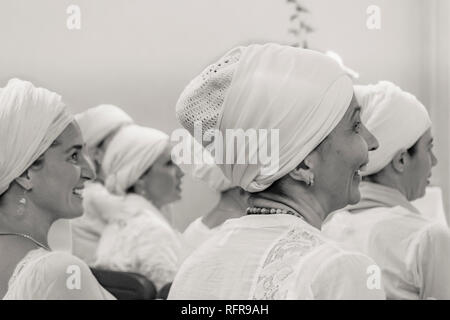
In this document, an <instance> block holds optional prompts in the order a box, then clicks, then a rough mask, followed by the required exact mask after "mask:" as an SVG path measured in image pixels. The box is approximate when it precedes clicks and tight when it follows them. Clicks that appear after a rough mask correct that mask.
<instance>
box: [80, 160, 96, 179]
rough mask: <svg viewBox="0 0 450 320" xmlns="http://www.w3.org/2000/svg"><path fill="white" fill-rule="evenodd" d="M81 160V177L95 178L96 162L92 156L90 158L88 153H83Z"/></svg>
mask: <svg viewBox="0 0 450 320" xmlns="http://www.w3.org/2000/svg"><path fill="white" fill-rule="evenodd" d="M81 158H82V160H81V162H82V163H81V177H82V178H85V179H87V180H95V178H96V174H95V167H94V163H93V162H92V160H91V158H89V157H88V156H87V155H85V154H83V155H82V157H81Z"/></svg>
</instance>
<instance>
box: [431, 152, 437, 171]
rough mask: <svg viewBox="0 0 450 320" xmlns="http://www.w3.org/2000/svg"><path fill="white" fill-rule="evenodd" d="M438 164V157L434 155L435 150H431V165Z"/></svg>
mask: <svg viewBox="0 0 450 320" xmlns="http://www.w3.org/2000/svg"><path fill="white" fill-rule="evenodd" d="M437 164H438V159H437V158H436V156H435V155H434V152H431V166H433V167H434V166H436V165H437Z"/></svg>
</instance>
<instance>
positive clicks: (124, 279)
mask: <svg viewBox="0 0 450 320" xmlns="http://www.w3.org/2000/svg"><path fill="white" fill-rule="evenodd" d="M91 271H92V273H93V274H94V276H95V278H97V281H98V282H99V283H100V284H101V285H102V286H103V288H105V289H106V290H108V291H109V292H110V293H111V294H112V295H113V296H114V297H116V298H117V299H118V300H152V299H156V294H157V291H156V288H155V285H154V284H153V283H152V282H151V281H150V280H148V279H147V278H146V277H144V276H143V275H140V274H137V273H133V272H122V271H111V270H102V269H97V268H91Z"/></svg>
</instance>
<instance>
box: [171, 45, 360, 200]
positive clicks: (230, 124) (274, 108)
mask: <svg viewBox="0 0 450 320" xmlns="http://www.w3.org/2000/svg"><path fill="white" fill-rule="evenodd" d="M352 96H353V85H352V81H351V80H350V78H349V77H348V76H347V75H346V73H345V71H344V70H342V68H341V67H340V66H339V65H338V64H337V63H336V62H335V61H334V60H333V59H331V58H329V57H327V56H325V55H324V54H321V53H319V52H316V51H311V50H306V49H300V48H294V47H289V46H282V45H277V44H266V45H250V46H248V47H238V48H236V49H233V50H231V51H230V52H228V53H227V54H226V55H225V56H224V57H223V58H221V59H220V60H219V61H218V62H217V63H215V64H213V65H211V66H209V67H208V68H206V69H205V70H204V71H203V72H202V73H201V74H200V75H199V76H197V77H196V78H194V79H193V80H192V81H191V82H190V83H189V85H188V86H187V87H186V88H185V89H184V91H183V93H182V94H181V96H180V98H179V100H178V102H177V106H176V111H177V118H178V120H179V121H180V123H181V124H182V125H183V126H184V127H185V128H186V129H187V130H188V131H189V132H190V133H191V134H192V133H193V131H194V126H195V122H197V121H201V123H202V129H203V131H205V132H207V130H209V129H218V130H220V132H221V133H222V134H223V137H224V139H225V140H224V143H223V146H224V147H223V149H224V150H225V149H226V148H227V146H229V145H228V143H229V141H227V140H226V132H225V131H226V130H227V129H235V130H236V129H242V130H244V131H246V130H248V129H256V130H258V129H265V130H271V129H278V130H279V141H278V144H277V145H275V146H270V147H268V148H277V149H278V153H279V156H278V155H277V156H276V157H278V159H275V162H274V163H276V164H277V165H276V166H275V167H274V170H271V169H272V168H271V167H272V164H270V165H268V164H267V163H263V162H258V163H257V164H252V163H251V161H247V163H244V164H242V163H237V162H238V161H234V163H226V162H228V161H224V162H225V163H223V164H220V163H218V166H219V167H220V169H221V170H222V172H223V173H224V175H225V177H226V178H227V179H229V180H230V182H231V184H232V185H236V186H240V187H241V188H243V189H244V190H246V191H249V192H258V191H262V190H264V189H266V188H267V187H269V186H270V185H271V184H272V183H273V182H274V181H276V180H278V179H280V178H281V177H283V176H284V175H286V174H288V173H289V172H290V171H291V170H293V169H294V168H295V167H296V166H298V165H299V164H300V163H301V162H302V161H303V160H304V159H305V157H306V156H307V155H308V154H309V153H310V152H311V151H313V150H314V149H315V148H316V147H317V146H318V145H319V144H320V142H322V141H323V140H324V139H325V138H326V137H327V136H328V134H329V133H330V132H331V131H332V130H333V129H334V128H335V127H336V125H337V124H338V123H339V121H340V120H341V119H342V117H343V115H344V114H345V112H346V110H347V109H348V107H349V105H350V102H351V99H352ZM258 139H261V140H259V141H258V145H257V147H256V152H254V153H253V154H248V158H249V159H251V158H252V157H255V156H256V154H257V153H258V152H259V151H260V150H261V148H263V147H264V146H265V147H267V146H268V145H270V144H269V143H268V140H265V141H264V139H265V138H264V136H263V135H262V136H259V137H258ZM267 139H268V135H267ZM202 143H203V144H204V145H205V143H204V141H202ZM205 146H206V147H208V145H207V144H206V145H205ZM245 147H246V148H245V149H246V150H250V149H251V148H250V149H249V148H248V147H249V146H248V143H247V145H246V146H245ZM210 150H211V152H217V150H214V148H211V149H210ZM225 151H226V150H225ZM239 152H246V151H245V150H244V148H241V149H239V150H238V151H237V153H236V154H235V155H234V156H235V158H234V160H236V158H237V157H238V154H239ZM224 153H225V152H224ZM272 160H273V159H272Z"/></svg>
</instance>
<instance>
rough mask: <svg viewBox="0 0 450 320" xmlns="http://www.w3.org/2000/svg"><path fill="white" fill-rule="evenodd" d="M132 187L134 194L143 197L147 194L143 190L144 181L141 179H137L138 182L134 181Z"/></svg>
mask: <svg viewBox="0 0 450 320" xmlns="http://www.w3.org/2000/svg"><path fill="white" fill-rule="evenodd" d="M133 187H134V192H135V193H137V194H139V195H141V196H145V194H146V193H147V191H146V190H145V181H144V179H142V178H139V180H138V181H136V183H135V184H134V185H133Z"/></svg>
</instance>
